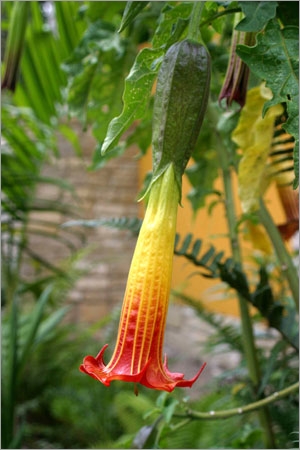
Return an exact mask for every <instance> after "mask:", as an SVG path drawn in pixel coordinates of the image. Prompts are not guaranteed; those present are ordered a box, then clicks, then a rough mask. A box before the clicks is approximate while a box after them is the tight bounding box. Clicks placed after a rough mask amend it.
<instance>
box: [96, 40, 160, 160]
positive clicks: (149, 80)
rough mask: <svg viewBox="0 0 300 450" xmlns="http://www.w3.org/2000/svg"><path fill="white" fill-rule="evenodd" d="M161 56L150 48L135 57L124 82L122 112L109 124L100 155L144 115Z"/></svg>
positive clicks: (156, 50) (110, 147)
mask: <svg viewBox="0 0 300 450" xmlns="http://www.w3.org/2000/svg"><path fill="white" fill-rule="evenodd" d="M162 55H163V51H162V50H161V49H150V48H144V49H143V50H141V52H140V53H139V54H138V55H137V58H136V60H135V63H134V65H133V67H132V68H131V70H130V73H129V75H128V76H127V78H126V80H125V90H124V94H123V104H124V106H123V111H122V113H121V115H120V116H118V117H115V118H114V119H113V120H112V121H111V122H110V124H109V127H108V130H107V135H106V137H105V139H104V142H103V145H102V150H101V152H102V154H104V153H105V152H107V151H109V150H111V149H112V148H113V147H114V146H115V144H116V143H117V141H118V140H119V138H120V137H121V135H122V134H123V133H124V132H125V131H126V130H127V129H128V128H129V126H130V125H131V124H132V123H133V122H134V121H135V120H136V119H138V118H140V117H141V116H142V115H143V114H144V112H145V110H146V107H147V104H148V102H149V98H150V95H151V88H152V85H153V82H154V79H155V76H156V73H157V71H158V68H159V65H160V62H161V57H162Z"/></svg>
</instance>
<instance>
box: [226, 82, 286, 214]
mask: <svg viewBox="0 0 300 450" xmlns="http://www.w3.org/2000/svg"><path fill="white" fill-rule="evenodd" d="M270 96H271V94H270V92H269V90H268V89H265V88H264V87H263V86H261V87H257V88H253V89H251V90H250V91H248V94H247V100H246V104H245V106H244V108H243V109H242V112H241V115H240V120H239V122H238V125H237V127H236V129H235V130H234V131H233V134H232V140H233V141H234V142H235V143H236V144H237V145H238V146H239V148H240V149H241V150H242V152H243V156H242V159H241V161H240V164H239V168H238V181H239V187H238V189H239V197H240V200H241V204H242V208H243V211H244V212H245V213H249V212H253V211H256V210H258V209H259V199H260V197H261V195H262V194H263V192H264V190H265V188H266V186H267V181H268V180H267V177H266V168H267V165H266V163H267V159H268V155H269V151H270V146H271V142H272V138H273V133H274V122H275V119H276V117H277V116H279V115H280V114H281V113H282V111H283V109H282V106H281V105H276V106H273V107H272V108H270V109H269V110H268V111H267V113H266V115H265V117H262V110H263V105H264V104H265V101H266V99H269V98H270Z"/></svg>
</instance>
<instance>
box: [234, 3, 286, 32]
mask: <svg viewBox="0 0 300 450" xmlns="http://www.w3.org/2000/svg"><path fill="white" fill-rule="evenodd" d="M238 3H239V6H240V7H241V9H242V11H243V13H244V14H245V16H246V17H244V19H242V20H241V22H240V23H239V24H238V25H237V26H236V30H239V31H260V30H262V29H263V28H264V27H265V25H266V24H267V23H268V22H269V20H271V19H273V18H274V17H275V16H276V8H277V5H278V3H277V2H272V1H271V2H244V1H242V2H238Z"/></svg>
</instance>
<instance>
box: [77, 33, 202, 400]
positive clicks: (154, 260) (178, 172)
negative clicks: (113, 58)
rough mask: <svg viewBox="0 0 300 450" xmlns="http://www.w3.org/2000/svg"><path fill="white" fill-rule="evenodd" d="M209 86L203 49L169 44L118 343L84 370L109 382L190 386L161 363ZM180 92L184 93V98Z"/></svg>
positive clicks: (184, 43)
mask: <svg viewBox="0 0 300 450" xmlns="http://www.w3.org/2000/svg"><path fill="white" fill-rule="evenodd" d="M209 83H210V58H209V55H208V53H207V50H206V48H205V47H204V46H203V45H202V44H199V43H198V42H195V41H191V40H190V39H185V40H183V41H181V42H178V43H176V44H174V45H172V46H171V47H170V48H169V50H168V52H167V53H166V56H165V58H164V61H163V63H162V66H161V69H160V72H159V75H158V80H157V90H156V96H155V102H154V111H153V139H152V146H153V176H152V181H151V183H150V186H149V188H148V191H147V193H146V194H145V195H149V201H148V206H147V210H146V215H145V218H144V222H143V225H142V228H141V230H140V234H139V237H138V241H137V245H136V249H135V252H134V255H133V259H132V263H131V267H130V271H129V276H128V282H127V287H126V292H125V297H124V303H123V309H122V313H121V319H120V324H119V332H118V337H117V343H116V347H115V350H114V352H113V355H112V357H111V360H110V361H109V363H108V364H107V365H105V363H104V361H103V354H104V351H105V349H106V347H107V346H104V347H103V348H102V350H101V351H100V353H99V354H98V355H97V356H96V358H94V357H93V356H87V357H85V358H84V361H83V364H82V365H81V366H80V370H81V371H82V372H85V373H87V374H88V375H90V376H92V377H93V378H95V379H97V380H99V381H101V382H102V383H103V384H105V385H106V386H109V384H110V382H111V381H112V380H123V381H132V382H134V383H140V384H143V385H144V386H147V387H148V388H152V389H159V390H165V391H169V392H170V391H172V390H173V389H174V388H175V387H176V386H179V387H191V386H192V385H193V383H194V382H195V381H196V380H197V378H198V377H199V375H200V373H201V372H202V370H203V369H204V366H205V364H204V365H203V366H202V367H201V368H200V370H199V371H198V373H197V374H196V375H195V376H194V378H192V379H190V380H186V379H184V375H183V374H182V373H172V372H170V371H169V369H168V367H167V358H166V357H165V358H164V361H163V355H162V352H163V342H164V332H165V325H166V317H167V310H168V302H169V295H170V287H171V277H172V263H173V252H174V243H175V233H176V219H177V209H178V203H180V201H181V183H182V175H183V172H184V169H185V167H186V165H187V163H188V160H189V158H190V156H191V154H192V151H193V149H194V147H195V144H196V140H197V137H198V134H199V131H200V127H201V124H202V120H203V117H204V112H205V110H206V107H207V101H208V94H209ZM183 95H184V98H183Z"/></svg>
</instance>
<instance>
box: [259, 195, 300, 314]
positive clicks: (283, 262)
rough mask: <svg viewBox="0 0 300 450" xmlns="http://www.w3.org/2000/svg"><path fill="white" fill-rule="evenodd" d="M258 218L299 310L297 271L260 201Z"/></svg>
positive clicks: (264, 206)
mask: <svg viewBox="0 0 300 450" xmlns="http://www.w3.org/2000/svg"><path fill="white" fill-rule="evenodd" d="M259 218H260V220H261V223H262V224H263V226H264V227H265V230H266V232H267V233H268V236H269V238H270V240H271V242H272V244H273V247H274V250H275V252H276V255H277V258H278V260H279V262H280V267H281V270H282V273H283V275H284V277H285V278H286V279H287V281H288V283H289V286H290V289H291V293H292V296H293V299H294V302H295V305H296V308H297V310H299V304H298V300H299V279H298V275H297V270H296V267H295V266H294V264H293V261H292V258H291V256H290V254H289V252H288V251H287V249H286V246H285V244H284V242H283V240H282V238H281V235H280V233H279V231H278V228H277V227H276V225H275V223H274V221H273V219H272V217H271V215H270V213H269V211H268V210H267V208H266V205H265V204H264V202H263V200H261V201H260V210H259Z"/></svg>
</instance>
